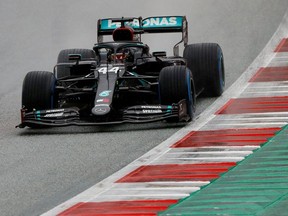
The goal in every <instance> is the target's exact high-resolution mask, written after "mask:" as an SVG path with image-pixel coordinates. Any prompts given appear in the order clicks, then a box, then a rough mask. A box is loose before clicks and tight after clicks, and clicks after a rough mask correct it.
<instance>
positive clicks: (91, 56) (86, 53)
mask: <svg viewBox="0 0 288 216" xmlns="http://www.w3.org/2000/svg"><path fill="white" fill-rule="evenodd" d="M69 54H80V55H81V57H82V61H83V60H84V61H85V60H90V61H91V60H96V54H95V52H94V51H93V50H91V49H65V50H61V51H60V53H59V55H58V59H57V64H59V63H71V62H75V61H73V60H69ZM67 76H70V68H69V66H57V70H56V78H57V79H60V78H63V77H67Z"/></svg>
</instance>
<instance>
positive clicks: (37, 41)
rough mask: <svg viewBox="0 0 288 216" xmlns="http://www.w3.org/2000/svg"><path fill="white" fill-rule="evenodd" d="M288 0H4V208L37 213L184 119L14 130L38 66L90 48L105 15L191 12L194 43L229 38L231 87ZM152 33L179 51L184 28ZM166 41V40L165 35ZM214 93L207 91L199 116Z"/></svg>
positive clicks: (154, 46) (0, 37) (225, 42)
mask: <svg viewBox="0 0 288 216" xmlns="http://www.w3.org/2000/svg"><path fill="white" fill-rule="evenodd" d="M287 7H288V1H287V0H269V1H268V0H253V1H250V0H232V1H231V0H206V1H201V0H197V1H196V0H193V1H192V0H187V1H167V0H163V1H157V2H156V1H145V2H140V1H130V0H129V1H128V0H126V1H116V0H115V1H111V0H110V1H95V0H94V1H92V0H89V1H74V0H73V1H72V0H69V1H68V0H62V1H56V0H55V1H51V0H41V1H37V0H26V1H21V0H14V1H8V0H1V1H0V50H1V52H0V82H1V85H0V104H1V109H0V164H1V165H0V215H5V216H6V215H27V216H28V215H29V216H30V215H39V214H41V213H43V212H46V211H48V210H49V209H51V208H53V207H54V206H56V205H58V204H60V203H62V202H64V201H65V200H67V199H69V198H71V197H72V196H74V195H76V194H78V193H80V192H82V191H83V190H85V189H87V188H89V187H90V186H92V185H94V184H95V183H97V182H99V181H101V180H102V179H104V178H105V177H107V176H109V175H111V174H112V173H114V172H116V171H117V170H119V169H121V168H122V167H124V166H125V165H127V164H128V163H130V162H132V161H133V160H135V159H136V158H138V157H140V156H141V155H143V154H144V153H145V152H147V151H148V150H150V149H151V148H153V147H155V146H157V145H158V144H159V143H161V142H162V141H164V140H166V139H167V138H168V137H169V136H171V135H172V134H173V133H175V132H176V131H178V130H179V129H180V128H181V127H182V126H183V125H167V124H165V123H154V124H148V125H123V126H109V127H81V128H80V127H67V128H52V129H45V130H32V129H22V130H20V129H15V128H14V127H15V125H17V124H18V123H19V109H20V105H21V88H22V81H23V78H24V76H25V74H26V73H27V72H28V71H31V70H48V71H51V70H52V68H53V65H54V64H55V63H56V58H57V55H58V53H59V51H60V50H61V49H65V48H91V47H92V46H93V44H94V43H95V42H96V21H97V19H99V18H103V17H121V16H139V15H141V16H143V17H147V16H153V15H186V16H187V19H188V22H189V42H190V43H197V42H217V43H219V44H220V45H221V46H222V49H223V51H224V55H225V64H226V74H227V75H226V82H227V86H230V85H231V84H232V83H233V82H234V81H235V80H236V79H237V78H238V77H239V76H240V75H241V73H242V72H243V71H244V70H245V69H246V68H247V67H248V66H249V65H250V63H251V62H252V61H253V60H254V59H255V57H256V56H257V55H258V54H259V52H260V51H261V50H262V49H263V47H264V46H265V44H266V43H267V42H268V40H269V39H270V38H271V36H272V35H273V33H274V32H275V30H276V29H277V27H278V25H279V23H280V22H281V19H282V17H283V15H284V13H285V11H286V9H287ZM163 38H164V36H163V35H162V36H160V37H159V35H158V36H157V35H155V37H154V36H153V37H147V38H146V40H147V41H145V42H147V43H149V45H150V46H151V50H152V51H154V50H163V49H166V50H167V51H168V52H170V53H171V51H172V45H174V43H175V42H177V39H178V37H177V36H174V35H173V36H166V35H165V41H164V42H163ZM159 40H160V41H161V43H159ZM213 100H214V99H199V100H198V104H197V114H199V113H201V112H202V111H203V110H205V108H207V107H208V106H209V105H210V104H211V103H212V102H213Z"/></svg>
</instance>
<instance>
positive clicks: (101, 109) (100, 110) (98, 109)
mask: <svg viewBox="0 0 288 216" xmlns="http://www.w3.org/2000/svg"><path fill="white" fill-rule="evenodd" d="M110 110H111V109H110V106H109V105H108V104H97V105H95V107H94V108H93V109H92V110H91V112H92V114H93V115H97V116H102V115H106V114H108V113H109V112H110Z"/></svg>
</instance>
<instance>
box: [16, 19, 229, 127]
mask: <svg viewBox="0 0 288 216" xmlns="http://www.w3.org/2000/svg"><path fill="white" fill-rule="evenodd" d="M187 28H188V24H187V20H186V17H185V16H160V17H148V18H145V19H142V18H141V17H139V18H134V17H133V18H117V19H115V18H108V19H100V20H98V31H97V43H96V44H95V45H94V47H93V49H66V50H62V51H61V52H60V53H59V56H58V61H57V64H56V66H55V67H54V72H53V73H51V72H46V71H31V72H29V73H28V74H27V75H26V77H25V79H24V82H23V89H22V109H21V124H20V125H18V127H20V128H23V127H25V126H28V127H32V128H33V127H34V128H35V127H41V126H68V125H104V124H118V123H145V122H154V121H161V120H166V121H168V122H179V121H190V120H192V118H193V114H194V110H195V103H196V97H197V96H199V95H200V94H201V95H205V96H210V97H215V96H220V95H221V94H222V92H223V89H224V85H225V78H224V60H223V53H222V50H221V48H220V46H219V45H218V44H216V43H200V44H190V45H188V44H187V43H188V29H187ZM169 32H180V33H182V39H181V41H180V42H179V43H177V44H176V45H175V46H174V48H173V52H174V56H166V52H164V51H160V52H152V53H150V51H149V47H148V46H147V45H146V44H144V43H142V42H141V36H142V35H143V34H146V33H169ZM109 35H110V37H111V36H112V37H113V41H112V42H104V41H103V38H104V36H109ZM106 38H107V37H106ZM182 42H183V43H184V47H185V48H184V52H183V57H181V56H180V55H179V46H178V45H179V44H180V43H182Z"/></svg>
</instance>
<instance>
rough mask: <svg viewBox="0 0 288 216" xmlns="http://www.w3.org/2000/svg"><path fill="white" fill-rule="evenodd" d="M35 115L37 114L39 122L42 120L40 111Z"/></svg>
mask: <svg viewBox="0 0 288 216" xmlns="http://www.w3.org/2000/svg"><path fill="white" fill-rule="evenodd" d="M35 114H36V119H37V120H41V118H40V117H41V114H40V111H36V112H35Z"/></svg>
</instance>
